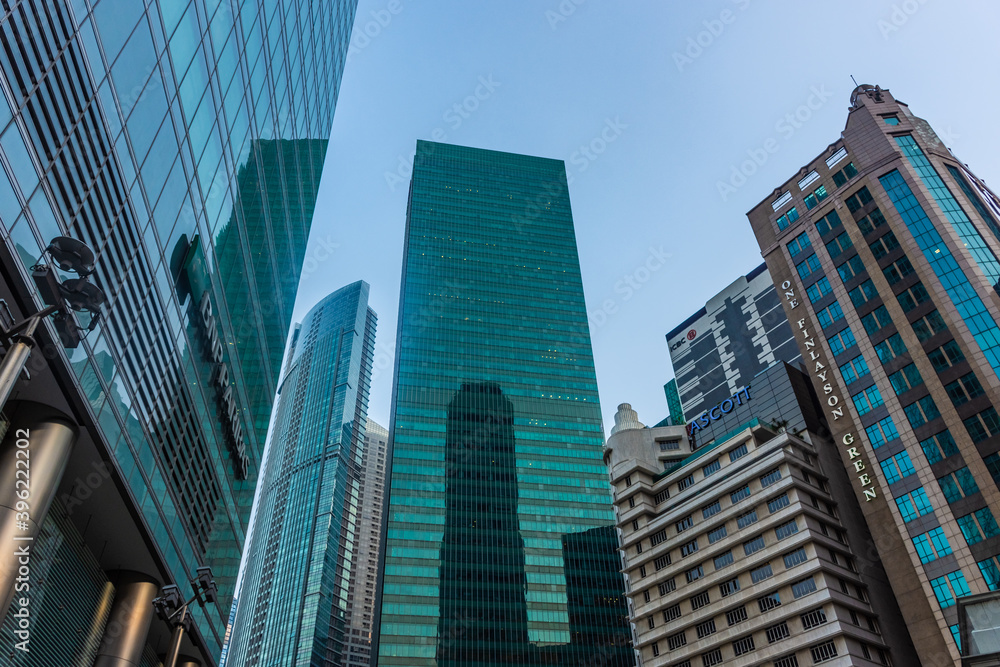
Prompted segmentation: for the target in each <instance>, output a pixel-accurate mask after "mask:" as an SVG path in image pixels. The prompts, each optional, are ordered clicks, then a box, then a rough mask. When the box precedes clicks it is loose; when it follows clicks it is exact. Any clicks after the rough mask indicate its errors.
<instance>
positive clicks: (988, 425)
mask: <svg viewBox="0 0 1000 667" xmlns="http://www.w3.org/2000/svg"><path fill="white" fill-rule="evenodd" d="M962 423H963V424H965V430H966V431H968V432H969V437H970V438H972V442H982V441H983V440H985V439H986V438H989V437H991V436H994V435H996V434H997V433H1000V416H998V415H997V411H996V410H995V409H994V408H993V406H990V407H988V408H986V409H985V410H983V411H982V412H980V413H979V414H976V415H972V416H971V417H969V418H968V419H963V420H962Z"/></svg>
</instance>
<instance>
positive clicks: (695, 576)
mask: <svg viewBox="0 0 1000 667" xmlns="http://www.w3.org/2000/svg"><path fill="white" fill-rule="evenodd" d="M684 576H685V577H686V578H687V582H688V583H689V584H690V583H691V582H693V581H698V580H699V579H701V578H702V577H704V576H705V569H704V568H703V567H702V566H701V565H699V566H697V567H692V568H691V569H690V570H688V571H687V572H685V573H684Z"/></svg>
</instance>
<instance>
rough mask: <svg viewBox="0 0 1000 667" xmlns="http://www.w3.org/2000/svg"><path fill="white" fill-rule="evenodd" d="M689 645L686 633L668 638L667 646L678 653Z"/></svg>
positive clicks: (679, 633)
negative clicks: (681, 648) (678, 650)
mask: <svg viewBox="0 0 1000 667" xmlns="http://www.w3.org/2000/svg"><path fill="white" fill-rule="evenodd" d="M687 643H688V640H687V634H685V633H684V632H678V633H677V634H676V635H670V636H669V637H667V646H668V647H670V650H671V651H676V650H677V649H679V648H680V647H682V646H687Z"/></svg>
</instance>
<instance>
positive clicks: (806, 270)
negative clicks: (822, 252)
mask: <svg viewBox="0 0 1000 667" xmlns="http://www.w3.org/2000/svg"><path fill="white" fill-rule="evenodd" d="M819 268H820V264H819V257H817V256H816V255H815V254H812V255H809V256H808V257H806V258H805V259H804V260H802V261H801V262H799V263H798V264H796V265H795V270H796V271H798V274H799V278H801V279H802V280H805V279H806V278H808V277H809V276H810V275H812V273H813V272H814V271H818V270H819Z"/></svg>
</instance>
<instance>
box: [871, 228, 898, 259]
mask: <svg viewBox="0 0 1000 667" xmlns="http://www.w3.org/2000/svg"><path fill="white" fill-rule="evenodd" d="M898 247H899V239H897V238H896V235H895V234H893V233H892V231H891V230H890V231H888V232H886V233H885V234H883V235H882V236H880V237H878V238H877V239H876V240H874V241H872V242H871V243H869V244H868V248H869V250H871V251H872V255H874V256H875V261H878V260H880V259H882V258H883V257H885V256H886V255H888V254H889V253H890V252H892V251H893V250H895V249H896V248H898Z"/></svg>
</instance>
